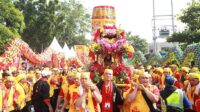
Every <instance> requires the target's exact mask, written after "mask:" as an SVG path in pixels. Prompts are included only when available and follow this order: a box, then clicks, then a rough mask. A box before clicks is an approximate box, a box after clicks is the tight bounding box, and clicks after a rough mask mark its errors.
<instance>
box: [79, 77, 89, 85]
mask: <svg viewBox="0 0 200 112" xmlns="http://www.w3.org/2000/svg"><path fill="white" fill-rule="evenodd" d="M89 81H90V79H88V78H87V77H82V78H81V84H82V85H83V87H87V86H89V85H88V84H89Z"/></svg>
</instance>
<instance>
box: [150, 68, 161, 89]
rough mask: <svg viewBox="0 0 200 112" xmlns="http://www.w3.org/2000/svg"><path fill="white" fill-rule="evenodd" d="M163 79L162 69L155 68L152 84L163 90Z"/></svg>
mask: <svg viewBox="0 0 200 112" xmlns="http://www.w3.org/2000/svg"><path fill="white" fill-rule="evenodd" d="M162 77H163V69H162V68H161V67H157V68H155V70H154V74H153V75H152V84H154V85H156V86H157V87H158V88H159V89H162V85H163V84H162Z"/></svg>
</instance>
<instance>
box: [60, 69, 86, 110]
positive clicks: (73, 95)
mask: <svg viewBox="0 0 200 112" xmlns="http://www.w3.org/2000/svg"><path fill="white" fill-rule="evenodd" d="M73 74H74V75H73V77H74V84H73V85H71V86H70V87H69V89H68V90H69V91H68V92H67V95H66V100H64V105H63V106H62V109H61V111H62V112H63V110H64V109H65V107H66V106H67V105H69V112H76V111H78V110H79V109H78V108H76V106H75V101H76V100H77V98H78V97H79V96H80V94H81V92H82V89H83V88H82V86H81V82H80V77H81V73H80V72H77V71H73Z"/></svg>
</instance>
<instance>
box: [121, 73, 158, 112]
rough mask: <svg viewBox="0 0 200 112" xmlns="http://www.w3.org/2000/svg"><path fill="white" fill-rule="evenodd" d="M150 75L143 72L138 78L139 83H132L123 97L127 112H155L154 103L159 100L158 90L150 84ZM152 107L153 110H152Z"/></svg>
mask: <svg viewBox="0 0 200 112" xmlns="http://www.w3.org/2000/svg"><path fill="white" fill-rule="evenodd" d="M150 77H151V75H150V74H148V73H147V72H143V73H142V74H140V76H139V83H134V84H133V86H132V87H131V88H130V89H129V92H128V93H127V95H125V96H124V97H125V103H124V105H126V107H127V108H126V111H127V112H136V111H137V112H150V111H152V112H153V111H155V108H154V106H153V104H154V103H156V102H158V100H159V89H158V88H157V87H156V86H154V85H151V84H150V80H149V78H150ZM150 106H151V107H153V109H154V110H152V109H151V108H150Z"/></svg>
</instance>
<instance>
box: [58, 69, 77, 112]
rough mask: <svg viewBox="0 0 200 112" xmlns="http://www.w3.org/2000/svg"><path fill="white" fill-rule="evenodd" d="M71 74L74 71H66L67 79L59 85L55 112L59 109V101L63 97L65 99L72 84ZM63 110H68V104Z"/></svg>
mask: <svg viewBox="0 0 200 112" xmlns="http://www.w3.org/2000/svg"><path fill="white" fill-rule="evenodd" d="M73 75H74V73H73V72H71V71H70V72H68V75H67V76H65V77H67V81H65V82H63V84H62V86H61V90H60V93H59V95H58V100H57V106H56V112H57V111H58V109H59V105H60V104H61V101H62V100H63V99H64V100H66V96H67V93H68V91H69V88H70V86H72V85H73V84H74V81H73ZM64 111H65V112H68V111H69V105H67V106H66V107H65V109H64Z"/></svg>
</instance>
